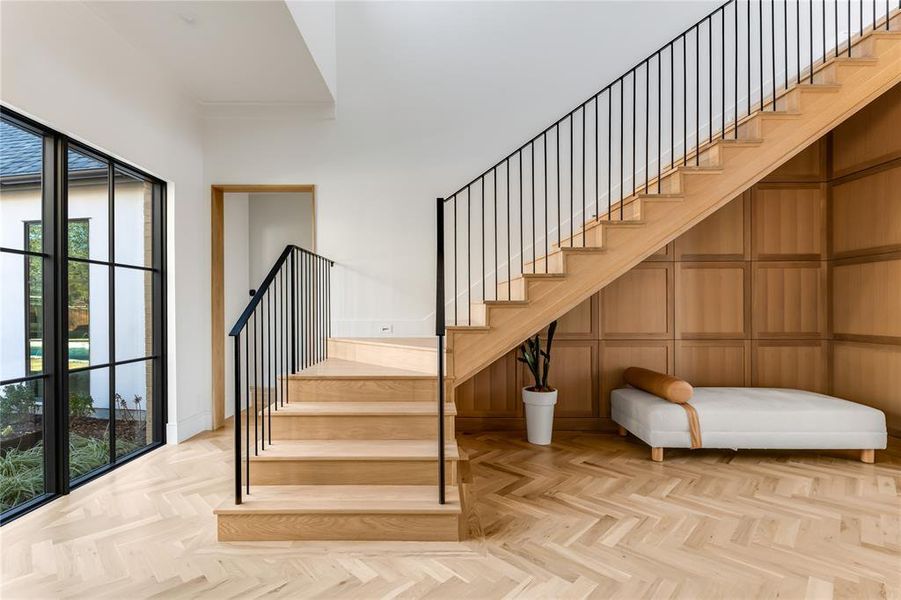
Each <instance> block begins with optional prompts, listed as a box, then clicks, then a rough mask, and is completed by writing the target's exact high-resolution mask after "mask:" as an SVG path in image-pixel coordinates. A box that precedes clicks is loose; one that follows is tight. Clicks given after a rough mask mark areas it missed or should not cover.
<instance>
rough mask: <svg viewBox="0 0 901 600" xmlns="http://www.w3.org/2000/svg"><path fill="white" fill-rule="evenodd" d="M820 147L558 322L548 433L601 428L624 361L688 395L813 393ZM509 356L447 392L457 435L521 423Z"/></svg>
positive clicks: (821, 312) (517, 373)
mask: <svg viewBox="0 0 901 600" xmlns="http://www.w3.org/2000/svg"><path fill="white" fill-rule="evenodd" d="M826 167H827V162H826V144H825V141H824V142H822V143H819V144H816V145H815V146H814V147H812V148H810V149H808V150H807V151H805V152H804V153H802V154H801V155H799V156H798V157H797V158H795V159H794V160H792V161H791V162H790V163H788V164H786V165H785V166H783V167H782V168H781V169H780V170H779V171H778V172H777V173H774V174H773V175H772V176H771V177H769V178H768V179H767V180H766V182H763V183H761V184H758V185H756V186H755V187H754V188H752V189H751V190H749V191H748V192H746V193H744V194H742V195H741V196H740V197H738V198H736V199H735V200H733V201H732V202H730V203H729V204H727V205H726V206H725V207H723V208H722V209H720V210H719V211H717V212H716V213H715V214H713V215H711V216H710V217H709V218H707V219H706V220H705V221H704V222H703V223H701V224H699V225H698V226H696V227H695V228H693V229H692V230H690V231H689V232H687V233H686V234H684V235H683V236H681V237H680V238H678V239H677V240H676V241H675V242H673V243H671V244H669V245H667V246H666V247H664V248H661V249H660V251H658V252H657V253H656V254H654V255H653V256H651V257H650V258H649V259H648V260H646V261H645V262H643V263H642V264H640V265H638V266H637V267H635V268H634V269H632V270H631V271H629V272H628V273H626V274H625V275H624V276H622V277H621V278H619V279H618V280H616V281H615V282H614V283H613V284H611V285H610V286H608V287H607V288H605V289H604V290H602V291H601V292H600V293H599V294H596V295H595V296H594V297H592V298H590V299H589V300H587V301H585V302H584V303H583V304H582V305H580V306H578V307H577V308H575V309H574V310H572V311H571V312H570V313H568V314H567V315H566V316H564V317H563V318H562V319H561V320H560V323H559V326H558V329H557V340H556V341H555V348H554V353H553V363H552V372H551V379H552V381H553V383H554V385H556V386H557V387H558V389H559V395H558V404H557V409H556V413H555V416H556V426H557V427H558V428H561V429H563V428H565V429H601V430H610V429H612V427H613V425H612V422H611V421H610V420H609V415H610V407H609V397H610V391H611V390H612V389H614V388H616V387H619V386H621V385H622V372H623V370H624V369H625V368H626V367H628V366H632V365H636V366H643V367H647V368H649V369H654V370H657V371H663V372H667V373H674V374H676V375H678V376H680V377H684V378H686V379H688V380H689V381H691V382H692V383H694V384H696V385H736V386H745V385H773V386H775V385H779V386H789V387H802V388H805V389H812V390H818V391H825V390H826V389H827V387H828V380H827V376H826V373H827V368H826V367H827V365H826V361H827V349H826V341H825V340H826V338H827V325H828V318H827V317H828V314H827V298H826V292H827V285H826V284H827V280H826V274H827V270H826V259H827V238H826V222H827V219H826V216H827V215H826V206H827V195H826V183H825V182H826ZM523 367H524V366H523V365H522V364H521V363H518V362H517V361H516V355H515V353H514V352H511V353H510V354H508V355H507V356H505V357H504V358H502V359H500V360H499V361H497V362H496V363H495V364H494V365H492V366H491V367H489V368H488V369H486V370H485V371H483V372H482V373H480V374H479V375H477V376H476V377H475V378H473V379H472V380H471V381H469V382H467V383H465V384H463V385H462V386H460V388H458V390H457V395H456V399H457V410H458V414H459V416H458V419H457V420H458V426H459V427H460V428H461V429H462V430H478V429H500V428H505V429H506V428H515V429H519V428H522V427H523V426H524V424H523V415H522V401H521V400H520V388H521V387H522V386H523V385H528V371H527V369H525V368H523Z"/></svg>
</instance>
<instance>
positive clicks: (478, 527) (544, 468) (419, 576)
mask: <svg viewBox="0 0 901 600" xmlns="http://www.w3.org/2000/svg"><path fill="white" fill-rule="evenodd" d="M231 439H232V438H231V434H230V433H229V431H228V430H223V431H221V432H218V433H212V434H207V435H203V436H200V437H198V438H196V439H194V440H191V441H190V442H188V443H185V444H183V445H180V446H169V447H166V448H163V449H161V450H158V451H156V452H154V453H152V454H150V455H149V456H146V457H144V458H141V459H139V460H137V461H135V462H133V463H131V464H129V465H126V466H125V467H123V468H121V469H119V470H118V471H116V472H115V473H113V474H111V475H108V476H106V477H103V478H101V479H99V480H97V481H94V482H92V483H90V484H88V485H86V486H84V487H83V488H81V489H78V490H76V491H75V492H73V493H72V494H71V495H70V496H68V497H66V498H62V499H60V500H57V501H56V502H54V503H52V504H50V505H49V506H48V507H45V508H42V509H39V510H38V511H36V512H34V513H32V514H30V515H27V516H25V517H23V518H21V519H19V520H18V521H15V522H13V523H11V524H9V525H6V526H4V527H3V528H2V530H0V549H2V573H0V575H2V588H0V596H2V598H4V599H11V598H57V597H65V598H70V597H71V598H128V599H136V598H146V597H159V598H190V597H210V598H256V597H260V596H266V597H273V598H299V597H328V598H364V599H368V598H453V599H457V598H467V599H480V598H583V597H592V598H624V599H632V598H691V599H695V598H901V499H899V494H898V490H899V487H901V443H899V442H898V441H897V440H892V441H891V447H890V450H889V451H885V452H880V453H879V454H878V455H877V460H878V462H877V464H875V465H865V464H862V463H860V462H857V461H855V460H848V458H854V454H853V453H842V452H833V453H826V454H815V453H803V452H802V453H784V452H766V453H764V452H740V453H737V454H736V453H732V452H720V451H705V450H701V451H694V452H689V451H669V452H667V460H666V462H664V463H662V464H656V463H652V462H651V461H649V460H648V451H647V448H646V447H644V446H643V445H641V444H639V443H638V442H636V441H634V440H631V439H621V438H618V437H615V436H612V435H577V434H558V435H557V436H556V440H557V441H556V442H555V444H554V446H553V447H548V448H542V447H537V446H530V445H528V444H526V443H525V442H523V441H521V440H520V439H519V436H518V435H514V434H483V435H478V436H461V438H460V443H461V447H462V448H463V449H464V450H465V451H466V452H467V454H468V455H469V457H470V461H469V463H468V464H464V466H463V468H462V469H461V471H462V475H463V478H464V489H465V491H466V493H467V497H468V498H469V500H470V502H469V507H468V508H469V516H468V519H469V525H470V528H471V530H472V536H471V538H470V539H469V540H467V541H465V542H462V543H338V542H328V543H325V542H323V543H310V542H305V543H281V542H280V543H252V544H251V543H242V544H220V543H218V542H217V541H216V530H215V519H214V517H213V514H212V509H213V508H214V507H215V506H216V505H218V504H219V503H220V502H221V501H222V500H223V499H225V498H227V497H228V495H229V493H230V491H231V474H232V470H231V466H230V455H231V452H230V448H231Z"/></svg>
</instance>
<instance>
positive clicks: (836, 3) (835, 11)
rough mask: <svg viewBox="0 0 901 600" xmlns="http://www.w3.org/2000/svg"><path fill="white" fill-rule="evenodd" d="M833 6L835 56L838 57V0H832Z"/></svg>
mask: <svg viewBox="0 0 901 600" xmlns="http://www.w3.org/2000/svg"><path fill="white" fill-rule="evenodd" d="M832 8H833V12H834V13H835V17H834V20H835V56H836V57H838V0H832Z"/></svg>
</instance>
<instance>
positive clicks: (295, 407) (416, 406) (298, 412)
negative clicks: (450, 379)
mask: <svg viewBox="0 0 901 600" xmlns="http://www.w3.org/2000/svg"><path fill="white" fill-rule="evenodd" d="M444 414H445V415H447V416H453V415H456V414H457V408H456V406H455V405H454V404H453V403H452V402H448V403H447V404H445V406H444ZM422 415H435V416H438V407H437V406H436V405H435V403H434V402H291V403H290V404H285V405H284V406H281V407H279V409H278V410H273V411H272V417H273V418H275V417H297V416H359V417H375V416H398V417H403V416H422ZM266 416H267V417H268V416H269V412H268V411H267V412H266Z"/></svg>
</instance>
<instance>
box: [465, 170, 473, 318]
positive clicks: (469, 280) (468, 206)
mask: <svg viewBox="0 0 901 600" xmlns="http://www.w3.org/2000/svg"><path fill="white" fill-rule="evenodd" d="M469 190H470V186H469V185H467V186H466V308H467V311H468V312H467V316H466V324H467V325H472V241H471V240H472V237H471V235H470V227H471V225H472V207H471V204H472V202H471V201H472V195H471V193H470V191H469Z"/></svg>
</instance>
